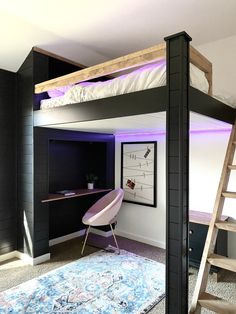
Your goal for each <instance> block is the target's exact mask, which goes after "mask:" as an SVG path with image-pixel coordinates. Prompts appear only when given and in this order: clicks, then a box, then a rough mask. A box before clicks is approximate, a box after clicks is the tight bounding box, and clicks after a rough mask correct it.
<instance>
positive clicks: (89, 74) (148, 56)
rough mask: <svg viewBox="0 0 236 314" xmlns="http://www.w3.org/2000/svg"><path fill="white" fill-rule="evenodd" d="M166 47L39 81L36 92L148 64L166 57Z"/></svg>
mask: <svg viewBox="0 0 236 314" xmlns="http://www.w3.org/2000/svg"><path fill="white" fill-rule="evenodd" d="M165 47H166V45H165V43H161V44H159V45H156V46H153V47H150V48H147V49H144V50H141V51H138V52H134V53H131V54H128V55H126V56H123V57H119V58H116V59H114V60H111V61H106V62H104V63H100V64H98V65H94V66H91V67H89V68H86V69H83V70H80V71H76V72H73V73H71V74H67V75H63V76H61V77H58V78H56V79H52V80H49V81H46V82H43V83H39V84H37V85H35V93H36V94H38V93H42V92H45V91H48V90H51V89H54V88H56V87H59V86H65V85H70V84H74V83H79V82H83V81H87V80H91V79H93V78H96V77H100V76H105V75H108V74H111V73H116V72H119V71H121V70H125V69H130V68H133V67H137V66H141V65H144V64H148V63H151V62H154V61H155V60H159V59H164V58H165V55H166V52H165V51H166V49H165Z"/></svg>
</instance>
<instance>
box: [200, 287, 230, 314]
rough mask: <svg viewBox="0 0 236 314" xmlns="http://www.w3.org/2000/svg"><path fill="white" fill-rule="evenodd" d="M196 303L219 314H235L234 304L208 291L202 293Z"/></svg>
mask: <svg viewBox="0 0 236 314" xmlns="http://www.w3.org/2000/svg"><path fill="white" fill-rule="evenodd" d="M198 303H199V304H200V305H201V306H202V307H204V308H206V309H208V310H210V311H213V312H216V313H221V314H235V313H236V304H232V303H229V302H227V301H225V300H223V299H221V298H219V297H216V296H214V295H212V294H209V293H206V292H204V293H202V294H201V296H200V299H199V300H198Z"/></svg>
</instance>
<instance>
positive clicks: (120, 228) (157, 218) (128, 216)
mask: <svg viewBox="0 0 236 314" xmlns="http://www.w3.org/2000/svg"><path fill="white" fill-rule="evenodd" d="M139 141H157V207H156V208H154V207H149V206H142V205H136V204H131V203H125V202H123V205H122V208H121V210H120V212H119V216H118V223H117V226H116V233H117V234H119V235H121V236H125V237H127V238H130V239H134V240H137V241H140V242H144V243H148V244H151V245H154V246H158V247H161V248H165V229H166V217H165V215H166V211H165V203H166V201H165V195H166V192H165V186H166V183H165V135H159V136H150V135H149V136H144V135H143V136H132V137H131V136H129V137H126V138H124V137H122V138H121V137H116V153H115V164H116V169H115V181H116V187H119V186H120V171H121V168H120V165H121V142H139Z"/></svg>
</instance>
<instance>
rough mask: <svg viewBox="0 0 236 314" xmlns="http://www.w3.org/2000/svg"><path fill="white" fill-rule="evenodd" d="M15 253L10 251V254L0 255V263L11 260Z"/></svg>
mask: <svg viewBox="0 0 236 314" xmlns="http://www.w3.org/2000/svg"><path fill="white" fill-rule="evenodd" d="M16 252H17V251H12V252H10V253H6V254H2V255H0V262H4V261H7V260H8V259H12V258H15V257H16Z"/></svg>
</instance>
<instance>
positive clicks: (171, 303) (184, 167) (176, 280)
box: [165, 32, 191, 314]
mask: <svg viewBox="0 0 236 314" xmlns="http://www.w3.org/2000/svg"><path fill="white" fill-rule="evenodd" d="M165 40H166V51H167V52H166V54H167V57H166V62H167V74H166V79H167V91H168V102H167V111H166V163H167V168H166V169H167V173H166V174H167V177H166V180H167V186H166V193H167V195H166V197H167V199H166V212H167V234H166V245H167V256H166V314H167V313H168V314H173V313H175V314H185V313H187V312H188V210H189V209H188V200H189V187H188V185H189V105H188V103H189V102H188V94H189V41H191V38H190V37H189V35H188V34H187V33H185V32H181V33H178V34H175V35H172V36H169V37H166V38H165Z"/></svg>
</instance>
